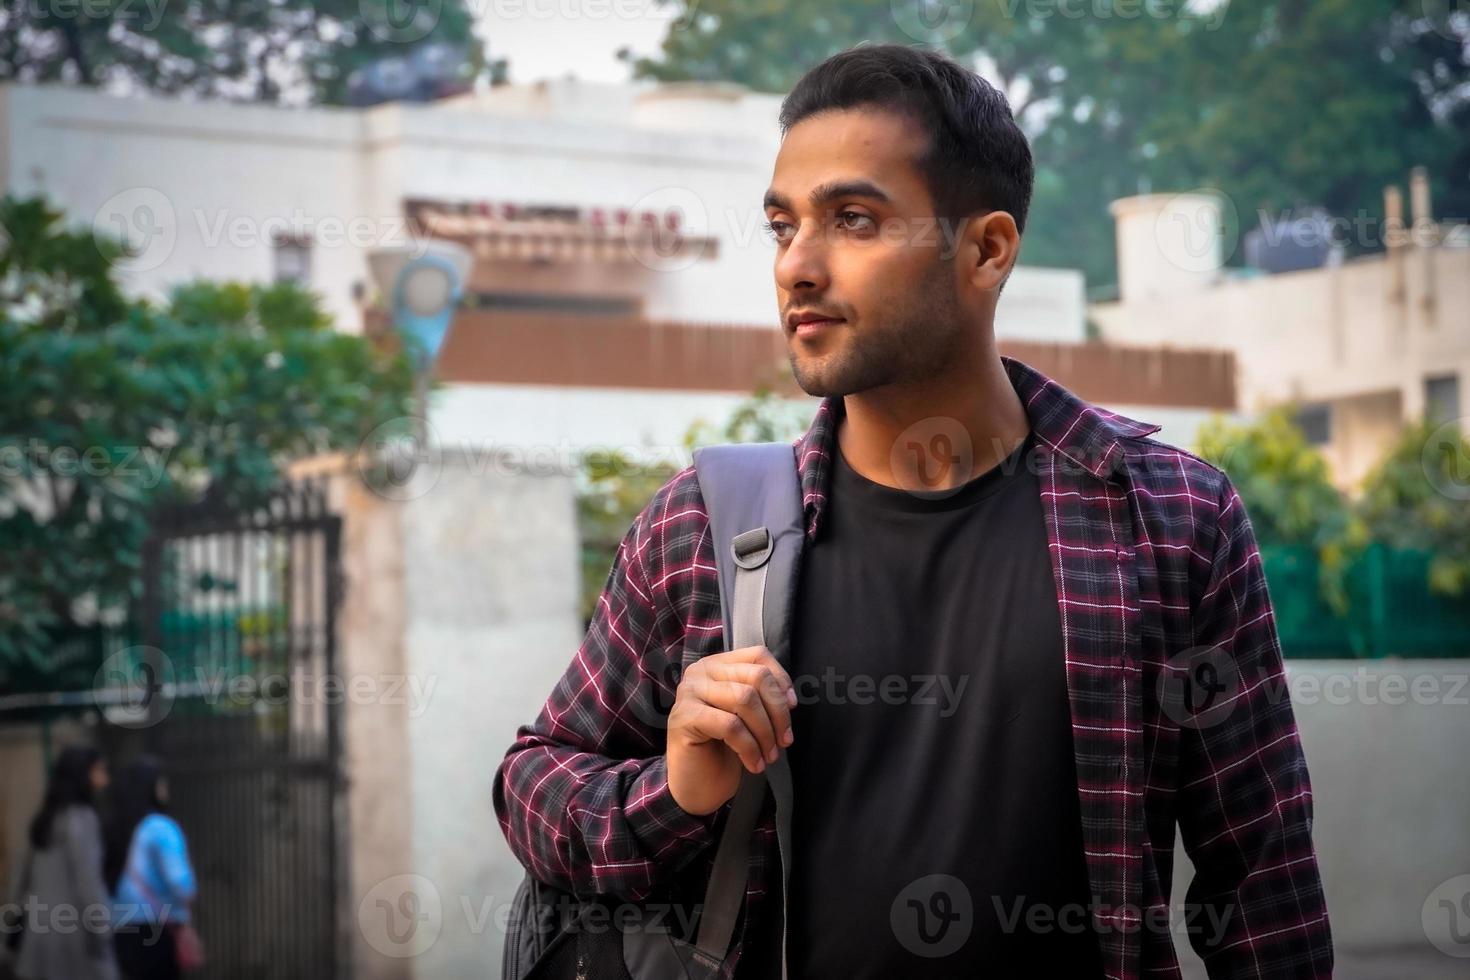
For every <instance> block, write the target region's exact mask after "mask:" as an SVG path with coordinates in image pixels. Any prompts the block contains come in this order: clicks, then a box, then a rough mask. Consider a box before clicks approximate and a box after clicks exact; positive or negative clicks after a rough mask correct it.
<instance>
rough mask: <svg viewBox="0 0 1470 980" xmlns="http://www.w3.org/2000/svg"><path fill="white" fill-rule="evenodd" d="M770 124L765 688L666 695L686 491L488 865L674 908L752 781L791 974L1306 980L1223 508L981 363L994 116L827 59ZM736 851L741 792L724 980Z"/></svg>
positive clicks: (1297, 751) (994, 222) (1004, 160)
mask: <svg viewBox="0 0 1470 980" xmlns="http://www.w3.org/2000/svg"><path fill="white" fill-rule="evenodd" d="M781 124H782V131H783V134H784V139H783V143H782V146H781V149H780V152H779V154H778V156H777V158H776V163H775V168H774V173H773V176H772V180H771V185H770V189H769V191H768V192H767V194H766V200H765V206H766V216H767V218H768V220H769V223H770V230H771V232H772V234H773V236H774V238H775V239H776V243H777V245H776V248H777V251H776V263H775V278H776V293H777V298H778V301H779V308H780V312H781V315H782V323H783V326H784V328H785V331H786V338H787V342H788V347H789V352H790V357H791V363H792V367H793V369H794V372H795V375H796V378H797V380H798V382H799V383H800V384H801V386H802V388H803V389H804V390H806V391H807V392H809V393H811V394H813V395H819V396H822V397H823V401H822V404H821V406H820V408H819V409H818V411H817V413H816V416H815V419H814V421H813V423H812V425H811V428H810V429H809V431H808V432H807V433H806V434H805V435H804V436H803V437H802V438H801V439H800V440H798V441H797V442H796V443H795V446H794V457H795V458H794V465H796V466H797V467H798V468H799V472H800V478H801V486H802V491H803V494H804V507H805V513H806V521H807V539H806V554H805V557H804V558H803V561H802V565H801V571H800V576H801V577H800V582H799V590H798V593H797V611H796V615H795V624H794V632H793V634H792V645H791V648H792V653H791V663H789V664H787V665H785V666H783V665H782V664H780V663H778V662H777V661H776V660H775V659H774V658H773V657H772V655H771V654H770V652H769V651H767V650H766V649H765V648H762V647H754V648H748V649H741V650H734V651H729V652H713V653H712V654H711V655H710V656H707V657H705V658H704V659H702V660H700V661H698V662H697V663H696V664H695V665H693V666H691V667H690V669H689V670H688V671H687V672H685V673H684V674H683V676H678V673H677V670H678V665H679V663H680V660H681V655H682V652H683V650H684V649H685V648H686V647H688V648H691V649H697V650H699V651H701V652H711V651H719V650H720V644H721V623H720V605H719V598H718V593H717V591H716V582H715V560H714V555H713V550H712V545H711V542H710V538H709V533H708V531H709V526H708V518H707V515H706V513H705V510H704V505H703V502H702V499H701V496H700V492H699V488H698V485H697V482H696V479H695V476H694V472H693V469H692V467H691V468H690V469H686V470H684V471H683V472H681V473H679V474H678V475H677V476H675V477H674V478H673V479H672V480H670V481H669V483H668V484H666V485H665V486H664V487H663V488H661V489H660V490H659V491H658V493H657V494H655V495H654V497H653V499H652V500H651V501H650V502H649V504H648V505H647V507H646V508H645V509H644V510H643V512H642V513H640V514H639V516H638V518H637V519H636V520H635V521H634V523H633V526H632V527H631V528H630V529H629V530H628V532H627V536H626V537H625V538H624V540H623V542H622V546H621V549H620V550H619V553H618V555H617V559H616V562H615V564H614V566H613V569H612V573H611V576H610V577H609V579H608V582H607V586H606V589H605V591H604V593H603V595H602V599H601V602H600V604H599V607H598V611H597V613H596V616H595V617H594V619H593V621H592V624H591V628H590V630H589V632H588V635H587V638H586V640H585V642H584V643H583V645H582V647H581V649H580V650H579V651H578V653H577V656H576V658H575V659H574V661H573V662H572V664H571V666H570V667H569V668H568V670H567V672H566V674H565V676H564V677H563V678H562V680H561V682H560V683H559V684H558V686H557V688H556V689H555V691H553V692H552V694H551V697H550V699H549V700H548V702H547V703H546V706H545V707H544V708H543V710H542V712H541V714H540V715H539V717H538V718H537V719H536V721H535V723H534V724H532V725H529V726H526V727H523V728H522V729H521V730H520V731H519V733H518V736H517V739H516V742H515V744H514V745H513V746H512V747H511V749H510V751H509V752H508V753H507V755H506V757H505V759H504V761H503V762H502V764H501V767H500V770H499V772H498V773H497V776H496V781H495V795H494V800H495V807H496V811H497V814H498V816H499V819H500V823H501V826H502V828H503V830H504V832H505V834H506V836H507V838H508V840H509V842H510V845H511V847H512V849H513V850H514V852H515V853H516V855H517V857H519V858H520V859H521V860H522V861H523V862H524V863H525V864H526V865H527V867H528V868H529V869H530V870H531V871H532V872H533V873H534V874H536V875H537V876H538V877H540V878H542V879H543V880H545V881H548V882H550V883H553V884H556V885H560V886H561V887H563V888H567V889H570V890H573V891H576V892H577V893H578V894H592V893H601V894H611V895H615V896H619V897H621V898H623V899H626V900H629V901H641V900H645V899H648V898H650V897H655V896H670V895H672V896H677V897H678V898H679V899H680V900H684V901H697V900H698V896H701V895H702V893H703V892H702V890H703V886H704V876H705V875H707V874H708V870H709V867H710V864H711V859H712V852H713V850H714V848H712V847H711V846H710V845H711V843H712V842H713V841H714V840H716V832H717V830H718V827H719V817H720V816H721V814H722V812H724V810H725V808H726V804H727V803H728V801H729V800H730V799H731V798H732V797H733V796H734V794H735V791H736V789H737V786H738V783H739V780H740V776H741V772H742V769H746V770H750V771H752V772H760V771H763V770H764V767H765V764H766V762H768V761H774V760H775V759H776V758H778V756H779V754H780V753H781V752H783V751H784V752H786V753H787V759H788V762H789V764H790V767H791V775H792V780H793V789H794V797H795V805H794V807H793V815H794V816H793V826H792V832H793V843H794V846H793V854H794V858H793V861H792V869H791V883H790V888H789V893H788V895H787V902H788V905H787V907H786V908H785V910H784V911H785V912H786V916H785V924H786V930H787V954H788V965H789V975H790V976H792V977H801V978H809V977H810V978H815V977H833V978H842V980H848V978H853V977H874V978H879V977H882V978H888V977H911V976H922V977H975V976H995V977H1013V976H1026V977H1030V976H1053V975H1054V976H1060V977H1067V978H1069V980H1071V978H1086V977H1112V978H1129V980H1132V978H1142V977H1170V976H1174V977H1177V976H1178V975H1179V966H1178V961H1177V958H1176V954H1175V949H1174V945H1173V943H1172V941H1171V937H1170V931H1169V929H1170V925H1171V922H1172V923H1173V924H1174V925H1175V926H1181V925H1182V927H1183V928H1185V929H1187V930H1188V934H1189V938H1190V941H1191V943H1192V944H1193V945H1194V947H1195V949H1196V950H1197V951H1198V952H1199V953H1200V955H1202V956H1203V957H1204V958H1205V960H1206V962H1207V963H1208V965H1209V972H1210V975H1211V976H1212V977H1240V978H1245V977H1312V976H1323V977H1325V976H1330V975H1331V971H1332V947H1331V940H1330V934H1329V930H1328V921H1327V912H1326V908H1325V904H1324V901H1323V895H1322V887H1321V882H1320V879H1319V876H1318V871H1317V866H1316V858H1315V854H1314V851H1313V847H1312V839H1311V827H1312V796H1311V787H1310V783H1309V781H1308V776H1307V769H1306V765H1305V762H1304V760H1303V757H1302V751H1301V747H1300V743H1299V741H1298V737H1297V731H1296V727H1295V723H1294V720H1293V716H1292V710H1291V705H1290V702H1289V700H1287V698H1286V697H1285V694H1284V691H1285V689H1284V686H1283V672H1282V663H1281V651H1280V646H1279V643H1278V640H1277V636H1276V630H1275V625H1274V621H1273V618H1272V612H1271V606H1270V602H1269V600H1268V597H1267V592H1266V583H1265V579H1264V578H1263V575H1262V571H1261V562H1260V557H1259V554H1258V552H1257V549H1256V544H1255V540H1254V537H1253V534H1252V531H1251V527H1250V522H1249V520H1248V519H1247V517H1246V513H1245V510H1244V507H1243V505H1242V503H1241V500H1240V497H1239V496H1238V495H1237V494H1236V492H1235V489H1234V488H1233V487H1232V486H1231V483H1230V481H1229V479H1228V478H1227V477H1226V476H1225V474H1224V473H1223V472H1221V471H1220V470H1218V469H1216V468H1215V467H1213V466H1211V465H1209V464H1208V463H1205V462H1203V461H1202V460H1200V459H1198V458H1197V457H1195V456H1192V455H1190V454H1189V453H1186V452H1184V451H1182V450H1180V449H1176V448H1174V447H1171V446H1167V445H1164V444H1161V443H1159V442H1156V441H1154V440H1152V439H1150V438H1148V436H1149V435H1150V434H1151V433H1153V432H1155V431H1157V429H1158V426H1154V425H1148V424H1145V423H1142V422H1138V421H1134V420H1132V419H1129V418H1125V417H1123V416H1120V415H1116V414H1114V413H1111V412H1107V411H1104V410H1102V409H1099V408H1096V407H1094V406H1091V405H1088V404H1086V403H1085V402H1083V401H1081V400H1080V399H1078V398H1077V397H1076V396H1075V395H1073V394H1071V393H1070V392H1068V391H1067V390H1065V389H1063V388H1062V387H1061V386H1059V385H1057V384H1056V383H1055V382H1053V381H1050V380H1049V379H1047V378H1045V377H1043V376H1042V375H1041V374H1039V373H1038V372H1036V371H1035V370H1033V369H1031V368H1030V367H1028V366H1026V365H1024V364H1022V363H1020V362H1018V361H1015V360H1011V359H1009V358H1004V357H1001V356H1000V355H999V354H998V352H997V349H996V344H995V337H994V329H993V326H994V318H995V309H996V302H997V299H998V298H999V296H1000V292H1001V288H1002V286H1003V285H1004V283H1005V280H1006V277H1007V276H1008V275H1009V273H1010V271H1011V269H1012V267H1013V266H1014V265H1015V262H1016V255H1017V252H1018V250H1019V247H1020V242H1021V232H1022V229H1023V228H1024V225H1025V220H1026V210H1027V206H1028V203H1029V199H1030V194H1031V185H1032V162H1031V154H1030V150H1029V148H1028V146H1027V144H1026V140H1025V138H1024V136H1023V135H1022V134H1021V132H1020V130H1019V129H1018V128H1017V126H1016V125H1015V123H1014V121H1013V119H1012V117H1011V114H1010V110H1009V108H1008V106H1007V104H1006V102H1005V99H1004V98H1003V97H1002V96H1001V95H1000V94H999V93H998V92H997V91H996V90H995V89H993V88H992V87H991V86H989V85H988V84H986V82H984V81H983V80H982V79H980V78H978V77H977V76H975V75H974V74H973V73H971V72H969V71H967V70H965V69H963V68H961V67H959V66H958V65H956V64H954V63H953V62H951V61H948V60H946V59H944V58H942V57H940V56H938V55H935V54H932V53H929V52H926V51H923V50H918V49H910V48H906V47H899V46H873V47H860V48H857V49H854V50H851V51H847V52H845V53H843V54H840V55H837V56H835V57H833V58H830V59H828V60H827V61H825V62H823V63H822V64H821V65H819V66H817V67H816V68H814V69H813V70H812V71H811V72H809V73H808V74H807V75H806V76H805V77H804V78H803V79H802V80H801V81H800V82H799V83H798V84H797V86H796V88H795V89H794V90H793V91H792V92H791V94H790V95H789V96H788V97H787V99H786V101H785V103H784V104H783V106H782V112H781ZM1202 692H1203V694H1204V697H1203V698H1202V697H1201V696H1200V695H1201V693H1202ZM670 702H672V707H671V708H670V709H669V710H667V711H664V710H663V708H662V707H661V705H668V704H670ZM798 727H799V728H800V733H799V735H800V737H796V729H797V728H798ZM1176 823H1177V824H1178V826H1179V829H1180V832H1181V834H1182V837H1183V841H1184V844H1185V847H1186V849H1187V850H1188V852H1189V854H1190V855H1191V858H1192V860H1193V862H1194V865H1195V877H1194V881H1193V883H1192V885H1191V886H1190V888H1189V891H1188V894H1187V895H1186V896H1184V897H1183V899H1182V901H1181V900H1177V899H1176V900H1172V901H1171V896H1170V885H1171V875H1172V868H1173V857H1174V827H1175V824H1176ZM774 828H775V821H774V809H773V802H772V799H771V797H770V796H769V795H768V796H767V799H766V807H765V810H764V812H763V814H762V819H761V823H760V824H759V827H758V831H757V834H756V839H755V846H754V848H753V851H752V858H751V868H750V871H751V876H750V881H749V886H748V893H747V894H748V903H747V906H746V915H745V918H744V919H743V920H742V928H741V930H740V931H739V932H738V933H737V936H738V937H739V939H740V947H739V956H738V963H737V964H736V965H735V967H734V968H733V969H727V970H726V975H738V976H740V977H742V978H746V977H749V978H755V980H765V978H775V977H779V976H780V975H781V972H780V967H779V958H778V956H779V947H780V940H779V937H780V935H781V931H780V930H781V925H780V923H781V918H782V912H783V908H782V905H781V902H780V898H781V887H780V883H781V877H780V870H779V851H778V850H777V848H776V841H775V829H774Z"/></svg>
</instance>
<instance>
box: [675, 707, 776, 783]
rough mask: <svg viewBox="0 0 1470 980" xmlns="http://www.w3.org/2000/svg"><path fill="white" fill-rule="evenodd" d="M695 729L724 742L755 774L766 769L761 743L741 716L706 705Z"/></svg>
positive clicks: (741, 762)
mask: <svg viewBox="0 0 1470 980" xmlns="http://www.w3.org/2000/svg"><path fill="white" fill-rule="evenodd" d="M692 727H693V729H694V730H695V731H696V732H697V733H699V734H701V735H703V736H705V737H706V738H709V739H712V740H714V741H718V742H723V743H724V744H725V745H726V746H728V747H729V748H730V750H731V751H732V752H734V753H735V755H736V756H737V757H739V759H740V764H741V765H743V766H744V767H745V768H746V769H747V770H749V771H750V772H753V773H758V772H762V771H764V770H765V768H766V762H765V759H764V758H762V757H761V747H760V743H759V742H757V741H756V738H755V736H754V735H752V734H751V733H750V729H748V728H747V727H746V726H745V722H744V721H743V720H742V719H741V718H740V716H739V715H737V714H734V713H732V712H729V711H725V710H724V709H722V708H717V707H715V706H714V705H711V704H705V705H704V706H703V708H702V709H701V710H700V712H699V714H698V715H697V716H696V717H695V720H694V724H693V726H692Z"/></svg>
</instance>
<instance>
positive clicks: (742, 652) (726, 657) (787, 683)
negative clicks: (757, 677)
mask: <svg viewBox="0 0 1470 980" xmlns="http://www.w3.org/2000/svg"><path fill="white" fill-rule="evenodd" d="M704 661H710V662H711V666H714V665H715V664H720V663H751V664H761V665H763V666H765V667H767V668H769V669H770V671H771V673H773V674H775V675H776V677H777V679H779V680H780V681H781V684H782V686H783V687H787V688H792V689H793V690H794V689H795V684H793V683H792V680H791V675H790V674H789V673H787V671H786V668H785V667H783V666H781V661H779V660H777V659H776V655H775V654H774V653H772V652H771V651H770V649H769V648H767V647H764V646H754V647H741V648H740V649H738V650H730V651H727V652H725V653H716V654H711V655H710V656H708V657H705V658H704V660H702V661H700V662H701V663H703V662H704Z"/></svg>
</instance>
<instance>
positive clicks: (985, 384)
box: [837, 344, 1031, 491]
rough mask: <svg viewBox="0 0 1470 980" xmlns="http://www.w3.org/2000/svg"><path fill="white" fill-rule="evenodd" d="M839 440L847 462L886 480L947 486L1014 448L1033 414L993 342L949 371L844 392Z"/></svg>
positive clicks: (865, 473) (908, 487) (963, 480)
mask: <svg viewBox="0 0 1470 980" xmlns="http://www.w3.org/2000/svg"><path fill="white" fill-rule="evenodd" d="M843 407H844V410H845V417H844V418H843V421H842V424H841V425H840V426H839V427H838V430H837V442H838V445H839V447H840V448H841V451H842V455H843V457H844V458H845V459H846V460H847V463H848V465H849V466H851V467H852V468H853V470H855V471H856V472H857V473H858V474H859V475H861V476H863V477H866V478H867V479H869V480H872V481H873V482H874V483H881V484H883V485H884V486H889V487H898V488H901V489H906V490H915V489H917V490H925V491H930V490H949V489H952V488H954V487H957V486H960V485H961V484H963V483H966V482H968V481H970V480H972V479H974V478H975V477H977V476H979V475H980V474H982V473H984V472H985V471H986V470H988V469H991V468H992V467H994V466H995V465H996V464H997V463H999V462H1000V461H1001V460H1003V459H1005V458H1006V457H1007V456H1009V455H1010V454H1011V453H1012V452H1014V451H1015V450H1016V447H1018V446H1019V445H1020V444H1021V443H1022V441H1024V440H1025V438H1026V434H1027V433H1028V432H1030V431H1031V422H1030V420H1029V419H1028V418H1027V417H1026V408H1025V406H1024V405H1022V404H1021V399H1020V397H1019V396H1017V394H1016V389H1015V388H1014V387H1012V385H1011V380H1010V376H1009V375H1007V374H1006V369H1005V365H1004V364H1002V363H1001V360H1000V354H999V353H998V352H997V351H996V349H995V346H994V344H990V345H988V347H987V349H986V350H985V351H984V352H982V353H980V354H978V355H977V356H976V357H975V358H973V359H972V360H969V361H968V362H967V363H964V364H961V365H957V366H956V370H955V371H953V372H951V373H950V374H948V375H946V376H943V377H938V378H932V379H927V380H924V381H921V382H913V383H901V384H892V385H884V386H882V387H880V388H871V389H869V390H867V391H863V392H859V393H858V394H855V395H847V396H845V397H844V398H843Z"/></svg>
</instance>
